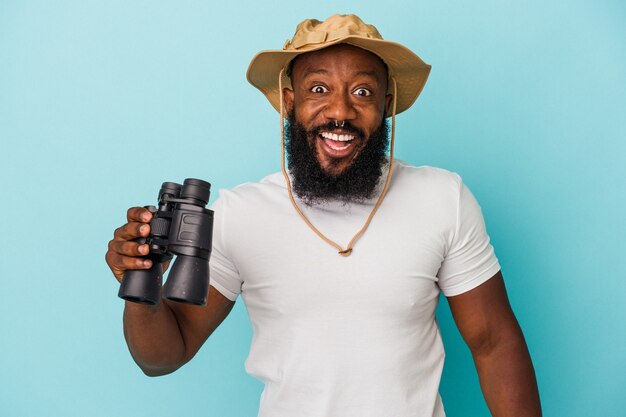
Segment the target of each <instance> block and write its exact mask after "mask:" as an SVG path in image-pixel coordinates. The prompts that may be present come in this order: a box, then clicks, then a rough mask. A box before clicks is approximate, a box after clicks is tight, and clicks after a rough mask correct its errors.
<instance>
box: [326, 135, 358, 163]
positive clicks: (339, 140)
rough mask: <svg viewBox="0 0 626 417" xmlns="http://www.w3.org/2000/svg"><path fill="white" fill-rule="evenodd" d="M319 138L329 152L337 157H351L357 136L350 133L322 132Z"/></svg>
mask: <svg viewBox="0 0 626 417" xmlns="http://www.w3.org/2000/svg"><path fill="white" fill-rule="evenodd" d="M318 137H319V139H320V140H321V141H322V142H323V143H324V145H325V148H326V150H327V152H328V153H329V154H331V155H332V156H335V157H343V156H347V155H349V154H350V152H351V149H352V148H353V147H354V146H355V145H356V142H355V139H356V136H355V135H352V134H349V133H333V132H320V133H319V135H318Z"/></svg>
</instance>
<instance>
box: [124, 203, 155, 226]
mask: <svg viewBox="0 0 626 417" xmlns="http://www.w3.org/2000/svg"><path fill="white" fill-rule="evenodd" d="M126 218H127V219H128V222H129V223H130V222H140V223H148V222H149V221H150V219H152V213H150V211H149V210H148V209H145V208H143V207H131V208H129V209H128V212H127V213H126Z"/></svg>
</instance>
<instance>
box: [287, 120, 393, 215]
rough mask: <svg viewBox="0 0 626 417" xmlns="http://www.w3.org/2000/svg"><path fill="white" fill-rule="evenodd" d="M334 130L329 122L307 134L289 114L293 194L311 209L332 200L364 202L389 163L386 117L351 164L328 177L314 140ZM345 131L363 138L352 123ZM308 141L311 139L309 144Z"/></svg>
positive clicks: (288, 129)
mask: <svg viewBox="0 0 626 417" xmlns="http://www.w3.org/2000/svg"><path fill="white" fill-rule="evenodd" d="M334 128H335V124H334V123H328V124H326V125H323V126H317V127H315V128H314V129H312V130H311V131H307V130H306V129H305V128H304V127H303V126H302V125H301V124H300V123H298V122H297V121H296V120H295V117H294V115H293V113H291V114H289V115H288V118H287V127H286V129H285V151H286V152H287V163H288V166H289V172H290V173H291V175H292V178H293V191H294V192H295V193H296V195H297V196H298V197H299V198H300V199H301V200H302V201H303V202H304V203H305V204H306V205H308V206H313V205H317V204H323V203H327V202H329V201H341V202H343V203H344V204H349V203H361V202H363V201H365V200H368V199H370V198H372V197H373V194H374V190H375V189H376V185H377V184H378V180H379V179H380V176H381V175H382V167H383V165H384V164H386V163H387V158H386V155H387V148H388V146H389V124H388V123H387V119H384V118H383V120H382V122H381V124H380V126H379V127H378V129H376V131H374V132H373V133H372V135H371V137H370V138H369V140H368V142H367V144H366V145H365V147H364V148H363V149H361V151H360V152H359V154H358V155H357V157H356V158H355V159H354V161H353V162H352V164H351V165H350V166H349V167H348V168H346V169H345V171H344V172H342V173H341V174H339V175H331V174H328V173H327V172H326V171H324V170H323V169H322V167H321V165H320V163H319V162H318V160H317V156H316V149H315V141H316V140H317V136H318V134H319V132H320V131H322V130H326V131H332V130H333V129H334ZM342 130H343V131H345V132H349V133H352V134H354V135H357V136H360V137H361V138H363V137H364V135H363V132H362V131H361V130H360V129H357V128H356V127H354V126H353V125H351V124H350V123H349V122H345V124H344V126H343V127H342ZM308 138H312V139H311V140H310V141H309V140H308ZM337 162H339V161H337Z"/></svg>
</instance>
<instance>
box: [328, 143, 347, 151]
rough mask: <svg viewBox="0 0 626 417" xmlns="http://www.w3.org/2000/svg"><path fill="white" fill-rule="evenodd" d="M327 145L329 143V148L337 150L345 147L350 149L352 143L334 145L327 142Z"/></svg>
mask: <svg viewBox="0 0 626 417" xmlns="http://www.w3.org/2000/svg"><path fill="white" fill-rule="evenodd" d="M326 145H328V147H329V148H331V149H333V150H335V151H343V150H344V149H348V148H349V147H350V143H348V144H347V145H346V146H333V145H331V144H330V143H328V142H326Z"/></svg>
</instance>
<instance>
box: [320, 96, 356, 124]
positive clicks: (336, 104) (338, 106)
mask: <svg viewBox="0 0 626 417" xmlns="http://www.w3.org/2000/svg"><path fill="white" fill-rule="evenodd" d="M324 117H326V118H327V119H329V120H337V121H339V122H341V121H345V120H353V119H355V118H356V109H355V108H354V103H353V102H352V100H351V97H350V94H349V93H348V92H344V91H337V92H336V93H335V94H332V96H331V97H329V102H328V104H327V106H326V108H325V109H324Z"/></svg>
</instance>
